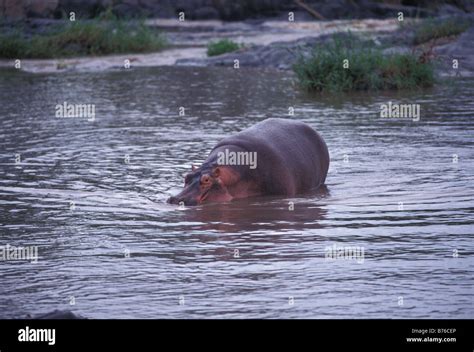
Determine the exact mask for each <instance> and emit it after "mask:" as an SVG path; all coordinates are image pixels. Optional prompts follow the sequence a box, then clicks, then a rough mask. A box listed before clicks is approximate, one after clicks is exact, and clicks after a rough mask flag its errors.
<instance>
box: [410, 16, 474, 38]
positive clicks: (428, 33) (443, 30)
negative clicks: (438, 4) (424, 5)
mask: <svg viewBox="0 0 474 352" xmlns="http://www.w3.org/2000/svg"><path fill="white" fill-rule="evenodd" d="M469 25H470V24H469V22H468V21H466V20H462V19H459V18H455V17H453V18H448V19H444V20H440V19H427V20H424V21H423V22H422V23H421V24H420V25H418V26H417V27H416V29H415V38H414V39H413V42H414V44H422V43H426V42H428V41H430V40H432V39H438V38H443V37H449V36H451V35H458V34H460V33H462V32H464V31H465V30H466V29H468V28H469Z"/></svg>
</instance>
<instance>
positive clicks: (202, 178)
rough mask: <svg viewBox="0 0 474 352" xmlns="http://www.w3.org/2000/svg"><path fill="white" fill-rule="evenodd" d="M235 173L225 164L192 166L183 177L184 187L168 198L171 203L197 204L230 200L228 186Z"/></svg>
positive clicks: (233, 181)
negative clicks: (190, 170)
mask: <svg viewBox="0 0 474 352" xmlns="http://www.w3.org/2000/svg"><path fill="white" fill-rule="evenodd" d="M236 178H237V174H236V173H235V172H233V171H232V170H231V168H229V167H226V166H209V165H202V166H201V167H199V168H195V167H194V166H193V168H192V172H190V173H189V174H187V175H186V176H185V178H184V189H183V190H182V191H181V192H180V193H179V194H177V195H176V196H174V197H170V198H169V199H168V203H171V204H184V205H198V204H202V203H207V202H226V201H230V200H232V198H233V197H232V195H231V194H230V193H229V190H228V186H229V185H231V184H233V183H235V182H236Z"/></svg>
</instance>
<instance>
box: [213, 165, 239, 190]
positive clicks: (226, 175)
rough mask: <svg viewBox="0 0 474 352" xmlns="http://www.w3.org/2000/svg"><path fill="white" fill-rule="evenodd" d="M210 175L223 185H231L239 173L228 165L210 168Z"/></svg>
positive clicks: (236, 179)
mask: <svg viewBox="0 0 474 352" xmlns="http://www.w3.org/2000/svg"><path fill="white" fill-rule="evenodd" d="M212 177H214V178H215V179H218V180H219V181H221V182H222V183H223V184H224V185H227V186H229V185H232V184H234V183H236V182H237V181H238V180H239V175H238V174H237V173H236V172H235V171H233V170H232V168H230V167H226V166H217V167H215V168H214V169H213V170H212Z"/></svg>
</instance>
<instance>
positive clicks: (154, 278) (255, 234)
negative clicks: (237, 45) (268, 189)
mask: <svg viewBox="0 0 474 352" xmlns="http://www.w3.org/2000/svg"><path fill="white" fill-rule="evenodd" d="M473 96H474V81H472V80H470V81H469V80H459V81H457V82H456V83H454V84H450V85H446V84H442V85H439V86H438V87H437V88H434V89H431V90H425V91H418V92H409V93H381V92H380V93H372V94H355V95H342V94H338V95H336V94H333V95H325V96H317V95H315V96H311V95H308V94H305V93H302V92H300V91H298V90H297V89H295V87H294V85H293V78H292V77H291V75H290V74H288V73H285V72H275V71H262V70H252V69H240V70H233V69H226V68H185V67H162V68H143V69H132V70H130V71H118V70H117V71H109V72H101V73H97V72H95V73H62V74H47V75H46V74H45V75H43V74H36V75H32V74H24V73H17V72H8V71H3V72H1V73H0V101H1V104H0V124H1V129H0V147H1V148H0V165H1V166H0V206H1V212H0V226H1V228H0V245H6V244H9V245H11V246H38V250H39V256H40V258H39V260H38V262H37V263H30V262H28V261H0V280H1V282H2V284H1V285H0V317H2V318H13V317H23V316H25V314H27V313H31V314H37V313H43V312H47V311H51V310H54V309H72V310H73V311H74V312H76V313H80V314H83V315H85V316H87V317H90V318H244V317H246V318H250V317H251V318H388V317H400V318H474V305H473V297H474V295H473V294H474V290H473V284H474V275H473V274H474V262H473V254H474V243H473V219H474V200H473V199H474V190H473V187H472V185H473V181H474V176H473V175H474V149H473V144H474V119H473V118H474V102H473V99H472V97H473ZM64 101H66V102H69V103H73V104H76V103H77V104H86V103H87V104H95V106H96V117H95V120H94V121H87V119H85V118H57V117H55V105H56V104H62V103H63V102H64ZM388 101H392V102H398V103H410V104H411V103H419V104H420V106H421V119H420V121H412V120H400V119H382V118H380V115H379V112H380V105H381V104H386V103H388ZM180 107H183V108H184V112H185V115H184V116H179V108H180ZM289 107H294V109H295V114H294V116H288V109H289ZM267 117H289V118H293V119H296V120H300V121H304V122H306V123H308V124H309V125H311V126H312V127H313V128H315V129H316V130H318V131H319V132H320V133H321V135H322V136H323V137H324V139H325V140H326V142H327V144H328V147H329V151H330V155H331V167H330V172H329V175H328V177H327V189H326V190H321V191H319V192H313V193H311V194H308V195H303V196H298V197H295V198H278V197H270V198H254V199H247V200H241V201H236V202H231V203H226V204H219V205H206V206H199V207H189V208H185V209H179V208H178V207H175V206H171V205H168V204H166V202H165V201H166V199H167V197H169V195H171V194H173V193H175V192H177V191H178V190H179V189H180V187H181V186H182V183H183V175H184V174H185V173H186V172H188V171H189V170H190V168H191V165H192V164H193V163H194V164H199V163H201V162H202V161H204V159H205V158H206V156H207V153H208V152H209V151H210V149H211V148H212V147H213V146H214V145H215V144H216V143H217V142H218V141H219V140H220V139H221V138H223V137H225V136H228V135H229V134H232V133H235V132H237V131H240V130H242V129H244V128H246V127H248V126H251V125H253V124H255V123H256V122H258V121H261V120H263V119H265V118H267ZM295 143H298V141H295ZM17 154H19V155H20V158H21V162H20V163H16V162H15V158H18V155H17ZM291 205H293V206H294V210H290V209H291V208H292V206H291ZM333 245H336V246H357V247H361V248H363V249H364V258H363V260H354V259H352V260H351V259H345V260H344V259H328V258H326V255H325V254H326V247H328V246H333ZM72 297H74V299H72ZM401 299H402V300H403V302H402V300H401ZM72 300H73V301H74V302H73V303H75V304H74V305H71V304H70V303H71V301H72Z"/></svg>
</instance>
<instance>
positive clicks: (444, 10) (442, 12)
mask: <svg viewBox="0 0 474 352" xmlns="http://www.w3.org/2000/svg"><path fill="white" fill-rule="evenodd" d="M464 13H465V12H464V11H463V10H462V9H460V8H459V7H456V6H453V5H449V4H443V5H441V6H440V7H438V15H439V16H457V15H462V14H464Z"/></svg>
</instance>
